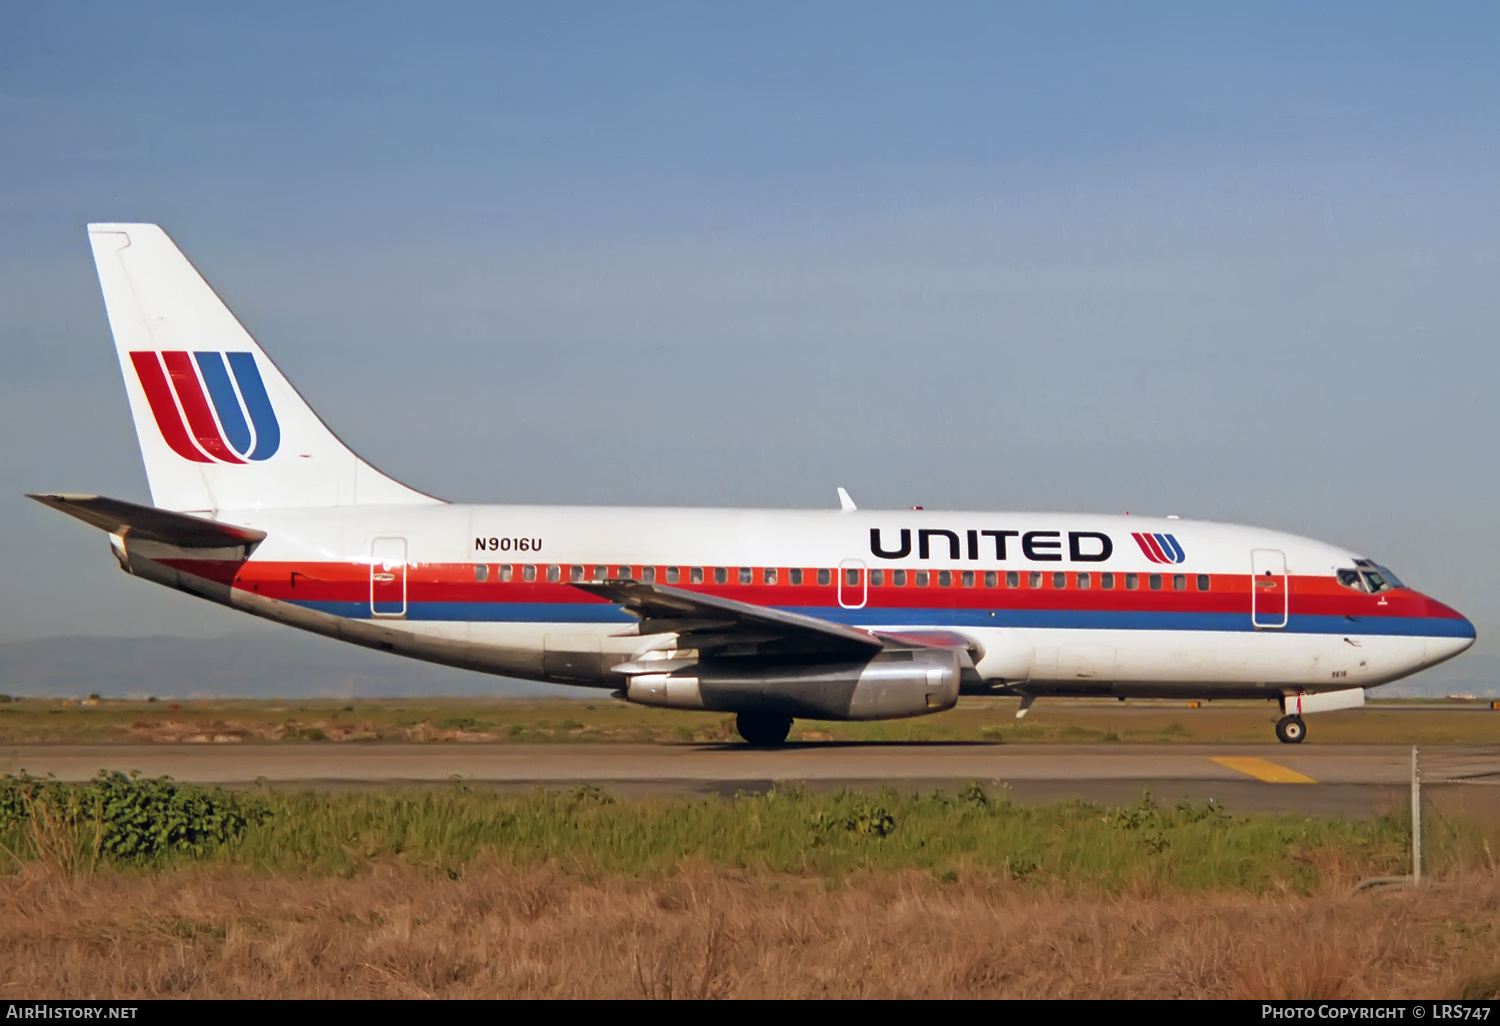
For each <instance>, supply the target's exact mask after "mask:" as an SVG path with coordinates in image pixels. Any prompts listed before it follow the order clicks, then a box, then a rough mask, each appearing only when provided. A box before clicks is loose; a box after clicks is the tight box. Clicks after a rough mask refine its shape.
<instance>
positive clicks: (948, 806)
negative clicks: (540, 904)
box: [0, 774, 1500, 893]
mask: <svg viewBox="0 0 1500 1026" xmlns="http://www.w3.org/2000/svg"><path fill="white" fill-rule="evenodd" d="M101 795H102V796H103V797H102V798H101V797H100V796H101ZM28 796H29V797H28ZM106 799H107V800H106ZM39 802H41V803H42V805H41V806H40V807H41V808H42V809H43V811H44V812H47V810H50V812H48V814H47V815H46V816H40V817H39V816H38V814H37V811H36V810H37V809H38V807H39V806H38V803H39ZM28 803H29V804H28ZM69 809H72V810H74V811H73V814H72V817H73V818H72V819H69V818H68V815H69V813H68V811H67V810H69ZM101 809H102V810H103V811H102V812H101V811H100V810H101ZM43 820H46V824H50V826H49V829H50V830H51V833H50V834H47V835H46V836H39V824H42V825H46V824H43V823H42V821H43ZM69 830H71V833H70V832H69ZM59 838H62V841H59ZM1408 840H1409V839H1408V830H1407V826H1406V823H1405V820H1404V817H1402V816H1401V815H1399V814H1395V815H1392V816H1384V817H1377V818H1375V819H1373V820H1362V821H1350V820H1345V819H1338V818H1327V819H1323V818H1310V817H1304V816H1265V815H1249V816H1239V815H1233V814H1231V813H1229V812H1226V811H1225V810H1223V809H1221V808H1218V807H1215V806H1211V805H1210V806H1192V805H1188V804H1179V805H1177V806H1175V807H1170V808H1162V807H1158V806H1157V805H1156V804H1155V803H1154V802H1152V801H1151V800H1150V798H1149V796H1144V797H1143V798H1142V800H1141V801H1140V802H1139V803H1137V804H1136V805H1133V806H1130V807H1127V808H1121V809H1105V808H1102V807H1100V806H1097V805H1093V804H1088V803H1082V802H1065V803H1058V804H1052V805H1044V806H1020V805H1015V804H1012V803H1011V802H1010V801H1008V800H1007V799H1006V798H1005V797H1004V792H1003V790H999V791H997V790H991V791H988V792H987V791H986V789H985V788H983V787H981V786H980V785H978V784H970V785H969V786H968V787H966V788H964V789H962V790H961V791H959V792H958V793H956V794H955V793H951V792H950V793H944V792H933V793H929V794H921V795H918V794H902V793H898V792H896V791H893V790H886V791H881V792H878V793H867V792H855V791H844V792H839V793H836V794H809V793H803V792H800V791H795V790H790V791H788V790H780V791H772V792H770V793H768V794H764V795H754V796H748V795H746V796H739V797H736V798H734V799H732V800H717V799H701V800H690V799H663V800H647V801H620V800H616V799H614V798H613V797H611V796H610V795H608V794H607V793H605V792H602V791H600V790H598V789H597V788H592V787H583V788H578V789H576V790H573V791H569V792H547V791H540V790H539V791H536V792H532V793H530V794H526V795H504V794H495V793H488V792H482V791H474V790H469V789H467V788H466V787H463V786H459V785H455V786H453V787H448V788H442V789H437V790H392V791H361V792H348V793H334V794H324V793H316V792H288V793H277V792H271V791H260V792H226V791H221V790H217V789H207V788H199V787H193V786H190V785H176V784H172V783H170V782H167V781H162V780H136V781H130V780H128V778H124V777H122V776H120V775H118V774H116V775H112V776H109V777H101V778H99V779H97V780H96V781H95V782H93V783H90V784H61V783H58V782H55V781H52V782H40V781H35V780H28V779H26V778H21V779H19V780H18V779H17V778H4V779H3V780H0V866H3V867H4V868H5V869H6V870H8V871H14V870H15V869H17V868H19V866H20V865H21V864H22V863H26V862H31V861H37V860H42V861H51V862H54V863H56V864H57V865H58V866H59V868H63V869H66V870H68V871H70V872H77V871H80V868H82V870H83V871H92V869H93V867H94V866H95V865H97V864H103V863H112V864H115V865H117V866H121V867H133V868H134V869H136V870H139V871H154V870H159V869H165V868H170V867H172V866H177V865H182V864H184V863H189V862H206V863H211V864H225V865H237V866H241V867H245V868H248V869H250V870H251V871H254V872H265V873H273V874H275V873H312V874H315V875H350V874H354V873H358V872H359V871H361V870H362V869H363V868H365V867H367V866H370V865H372V864H375V863H379V862H382V861H386V860H399V861H402V862H405V863H409V864H413V865H417V866H420V867H426V868H430V869H431V870H432V871H434V872H442V873H447V874H449V875H457V874H460V873H462V872H463V871H464V868H465V867H466V866H468V865H470V864H473V863H475V862H476V861H503V862H506V863H510V864H516V865H539V864H553V865H556V866H558V867H559V868H561V869H562V870H563V871H566V872H571V873H577V874H581V875H584V876H593V875H618V874H623V875H628V876H660V875H666V874H671V873H673V872H675V871H676V870H677V869H678V868H679V867H681V866H683V865H684V864H694V863H696V864H703V865H709V866H716V867H721V868H732V869H738V870H743V871H747V872H750V873H756V874H792V875H795V876H801V877H821V878H823V879H825V880H828V881H830V882H833V883H837V881H839V880H841V879H843V878H846V877H849V876H851V875H853V874H859V873H866V872H872V871H873V872H881V871H896V870H920V871H925V872H928V873H931V874H932V875H933V876H934V877H935V878H936V879H938V880H945V879H953V878H955V877H956V875H957V874H958V873H960V872H972V871H977V872H980V873H984V874H989V875H996V876H1004V877H1011V878H1019V879H1022V880H1025V881H1029V882H1035V883H1037V884H1038V885H1062V886H1064V887H1081V888H1087V889H1089V890H1092V891H1102V892H1105V893H1120V892H1124V891H1127V890H1132V889H1139V888H1143V887H1144V888H1148V889H1151V890H1166V891H1209V890H1223V889H1233V890H1243V891H1248V892H1252V893H1262V892H1266V891H1274V890H1279V889H1290V890H1295V891H1307V890H1311V889H1313V888H1316V887H1317V886H1319V885H1320V884H1321V883H1323V882H1325V881H1326V880H1327V879H1329V878H1330V874H1332V875H1334V876H1336V877H1338V878H1339V879H1348V880H1351V881H1352V880H1353V879H1357V878H1359V877H1363V876H1375V875H1385V874H1393V873H1400V872H1403V871H1404V868H1405V866H1406V859H1407V851H1408ZM63 842H66V843H63ZM68 844H71V846H72V847H71V849H69V851H63V850H62V848H65V847H66V846H67V845H68ZM1496 849H1500V824H1497V823H1494V822H1487V821H1478V820H1465V819H1458V818H1450V817H1442V816H1434V817H1432V818H1431V821H1430V822H1429V824H1428V833H1427V852H1428V855H1427V859H1428V869H1429V871H1430V872H1432V873H1433V874H1436V875H1441V874H1443V873H1445V872H1450V871H1456V870H1462V869H1466V868H1474V867H1476V866H1485V865H1488V866H1490V867H1493V865H1494V862H1493V855H1492V852H1493V851H1494V850H1496ZM69 852H71V854H70V853H69ZM90 852H92V853H93V861H90V859H89V853H90Z"/></svg>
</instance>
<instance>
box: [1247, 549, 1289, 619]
mask: <svg viewBox="0 0 1500 1026" xmlns="http://www.w3.org/2000/svg"><path fill="white" fill-rule="evenodd" d="M1288 592H1289V589H1288V587H1287V574H1286V554H1285V553H1284V552H1282V551H1281V550H1280V549H1252V550H1251V552H1250V623H1251V624H1252V625H1253V626H1254V627H1255V629H1256V630H1278V629H1280V628H1282V627H1285V626H1286V623H1287V606H1288Z"/></svg>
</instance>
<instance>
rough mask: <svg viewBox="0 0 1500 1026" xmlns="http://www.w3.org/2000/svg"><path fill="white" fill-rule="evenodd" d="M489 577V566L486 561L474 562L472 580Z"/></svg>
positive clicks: (485, 579)
mask: <svg viewBox="0 0 1500 1026" xmlns="http://www.w3.org/2000/svg"><path fill="white" fill-rule="evenodd" d="M489 579H490V568H489V565H488V564H487V563H475V564H474V580H476V581H487V580H489Z"/></svg>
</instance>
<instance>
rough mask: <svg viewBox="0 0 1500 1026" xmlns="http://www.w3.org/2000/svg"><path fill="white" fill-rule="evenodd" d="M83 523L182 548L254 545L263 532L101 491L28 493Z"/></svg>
mask: <svg viewBox="0 0 1500 1026" xmlns="http://www.w3.org/2000/svg"><path fill="white" fill-rule="evenodd" d="M27 498H29V499H35V500H36V501H37V502H40V503H41V504H42V505H43V506H50V507H52V508H53V509H55V510H58V511H59V512H62V513H66V514H67V515H68V516H70V517H77V518H78V519H79V520H82V521H83V522H84V523H85V524H92V525H93V526H94V527H98V528H101V529H103V530H105V531H108V532H109V533H110V534H119V535H126V536H128V537H130V538H134V539H140V540H143V541H154V542H163V543H165V544H167V545H176V546H178V547H180V548H184V549H218V548H234V547H237V546H241V545H254V544H256V543H257V542H259V541H261V540H262V539H264V538H265V536H266V532H264V531H257V530H255V529H254V528H251V527H235V526H234V525H233V524H221V523H218V522H217V521H213V520H205V519H203V518H202V517H195V516H190V515H189V514H187V513H174V512H172V511H171V510H166V509H157V508H156V507H155V506H141V505H139V504H137V503H134V502H126V501H125V500H124V499H110V498H107V497H105V496H103V495H68V494H53V495H27Z"/></svg>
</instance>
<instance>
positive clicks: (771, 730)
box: [734, 712, 792, 748]
mask: <svg viewBox="0 0 1500 1026" xmlns="http://www.w3.org/2000/svg"><path fill="white" fill-rule="evenodd" d="M734 729H735V730H738V731H739V732H740V737H742V738H744V739H745V741H746V742H747V743H748V744H751V745H754V746H755V747H756V748H774V747H775V746H777V745H779V744H781V743H782V742H784V741H785V740H786V736H787V735H788V734H790V733H791V732H792V718H791V717H790V716H771V715H768V714H766V713H748V712H742V713H740V714H739V715H738V716H736V717H735V719H734Z"/></svg>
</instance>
